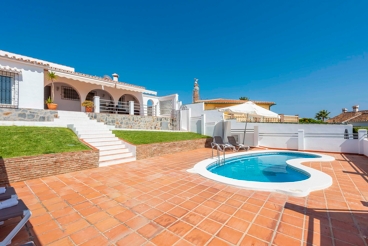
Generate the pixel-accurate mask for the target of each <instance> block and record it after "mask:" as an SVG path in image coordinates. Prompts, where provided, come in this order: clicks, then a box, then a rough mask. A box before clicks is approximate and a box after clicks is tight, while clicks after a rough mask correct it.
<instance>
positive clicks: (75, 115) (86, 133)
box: [54, 111, 136, 167]
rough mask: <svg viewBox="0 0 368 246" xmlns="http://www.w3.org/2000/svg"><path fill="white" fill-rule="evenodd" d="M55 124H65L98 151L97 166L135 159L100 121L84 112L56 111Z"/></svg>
mask: <svg viewBox="0 0 368 246" xmlns="http://www.w3.org/2000/svg"><path fill="white" fill-rule="evenodd" d="M58 115H59V118H57V119H55V120H54V122H55V123H56V124H66V125H67V126H68V128H70V129H72V130H73V132H75V134H77V136H78V138H80V139H83V141H85V142H87V143H88V144H90V145H91V146H93V147H95V148H96V149H98V150H99V151H100V159H99V166H100V167H101V166H109V165H114V164H120V163H124V162H129V161H135V160H136V158H135V155H133V153H131V152H130V151H129V149H128V148H127V146H126V145H125V144H124V142H123V141H121V140H120V139H119V138H117V137H116V136H115V135H114V134H113V133H112V132H111V130H109V128H108V127H107V126H106V125H105V124H104V123H102V122H97V121H96V120H91V119H89V118H88V116H87V114H86V113H84V112H72V111H58Z"/></svg>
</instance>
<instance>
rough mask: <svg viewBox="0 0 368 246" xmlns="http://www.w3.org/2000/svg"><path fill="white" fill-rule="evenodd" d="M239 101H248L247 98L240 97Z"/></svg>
mask: <svg viewBox="0 0 368 246" xmlns="http://www.w3.org/2000/svg"><path fill="white" fill-rule="evenodd" d="M239 100H245V101H249V98H248V97H240V98H239Z"/></svg>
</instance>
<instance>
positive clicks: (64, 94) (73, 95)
mask: <svg viewBox="0 0 368 246" xmlns="http://www.w3.org/2000/svg"><path fill="white" fill-rule="evenodd" d="M61 99H64V100H73V101H79V95H78V92H77V91H76V90H74V89H73V88H72V87H68V86H61Z"/></svg>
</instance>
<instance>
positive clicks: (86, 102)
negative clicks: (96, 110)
mask: <svg viewBox="0 0 368 246" xmlns="http://www.w3.org/2000/svg"><path fill="white" fill-rule="evenodd" d="M82 106H83V107H86V108H93V106H94V104H93V102H92V101H89V100H85V101H84V102H83V103H82Z"/></svg>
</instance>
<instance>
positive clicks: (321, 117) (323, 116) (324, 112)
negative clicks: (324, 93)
mask: <svg viewBox="0 0 368 246" xmlns="http://www.w3.org/2000/svg"><path fill="white" fill-rule="evenodd" d="M329 114H330V112H328V111H327V110H325V109H324V110H321V111H319V112H318V113H317V114H316V116H315V117H314V118H316V119H317V120H322V121H325V119H328V118H330V117H329V116H328V115H329Z"/></svg>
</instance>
